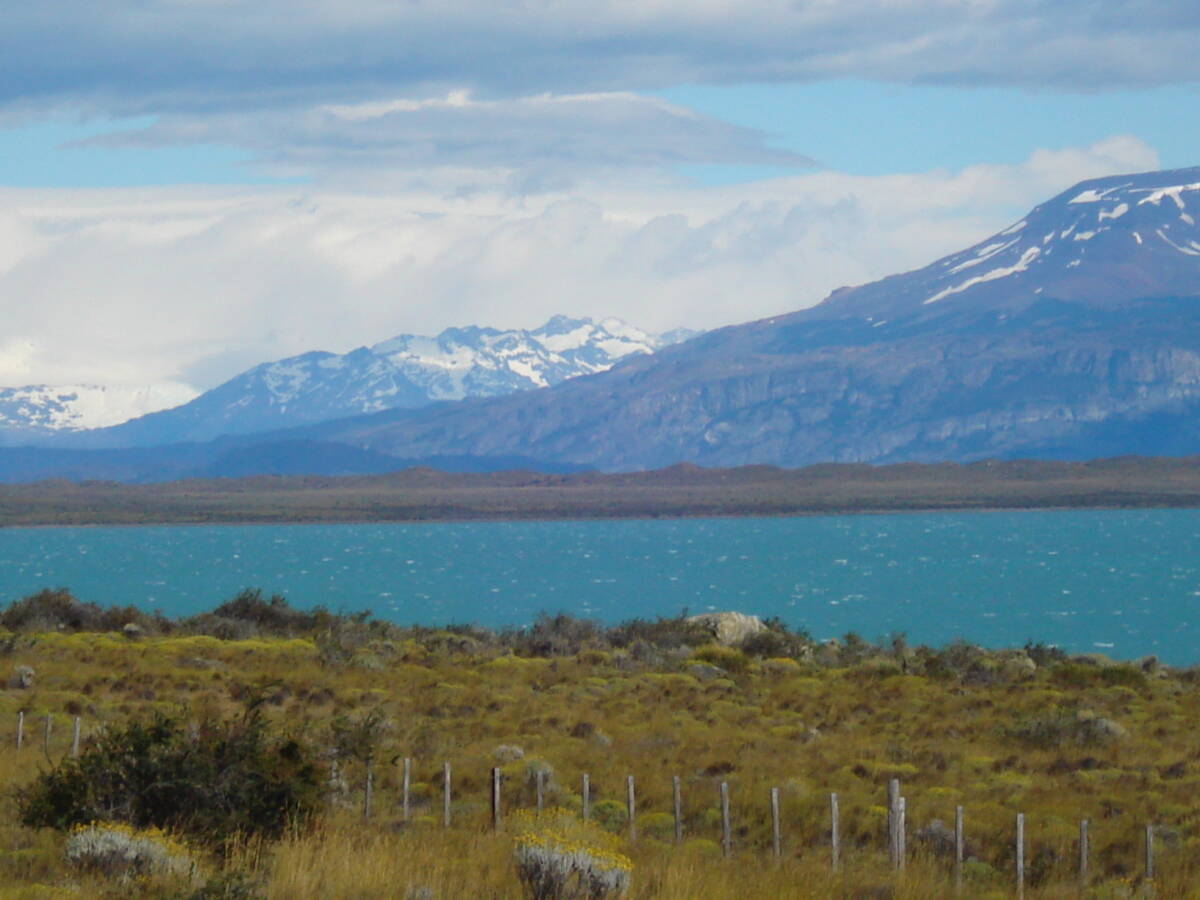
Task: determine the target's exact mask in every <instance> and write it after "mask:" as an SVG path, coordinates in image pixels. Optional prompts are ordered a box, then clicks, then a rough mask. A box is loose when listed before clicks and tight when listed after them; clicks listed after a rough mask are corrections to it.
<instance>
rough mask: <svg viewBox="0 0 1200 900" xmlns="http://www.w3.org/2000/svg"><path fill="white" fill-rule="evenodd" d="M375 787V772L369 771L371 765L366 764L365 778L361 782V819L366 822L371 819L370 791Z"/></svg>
mask: <svg viewBox="0 0 1200 900" xmlns="http://www.w3.org/2000/svg"><path fill="white" fill-rule="evenodd" d="M374 787H375V773H374V772H372V771H371V767H370V766H367V780H366V782H365V783H364V784H363V821H364V822H368V821H370V819H371V793H372V790H373V788H374Z"/></svg>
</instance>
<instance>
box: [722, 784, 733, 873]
mask: <svg viewBox="0 0 1200 900" xmlns="http://www.w3.org/2000/svg"><path fill="white" fill-rule="evenodd" d="M721 853H722V855H724V856H729V855H730V854H732V853H733V834H732V830H731V828H730V826H729V783H728V782H725V781H722V782H721Z"/></svg>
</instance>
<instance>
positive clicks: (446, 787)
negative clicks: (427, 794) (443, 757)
mask: <svg viewBox="0 0 1200 900" xmlns="http://www.w3.org/2000/svg"><path fill="white" fill-rule="evenodd" d="M442 827H444V828H449V827H450V763H442Z"/></svg>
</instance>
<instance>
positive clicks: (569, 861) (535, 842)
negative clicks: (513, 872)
mask: <svg viewBox="0 0 1200 900" xmlns="http://www.w3.org/2000/svg"><path fill="white" fill-rule="evenodd" d="M517 820H518V823H519V825H520V827H521V830H520V832H519V833H518V834H517V837H516V841H515V844H516V846H515V848H514V855H515V856H516V862H517V877H518V878H519V879H520V880H521V884H522V885H523V886H524V887H525V889H526V891H528V894H529V897H530V898H531V900H606V898H610V897H611V898H615V897H619V896H621V895H622V894H624V893H625V892H626V891H627V890H628V889H629V875H630V872H631V871H632V869H633V863H632V862H631V861H630V860H629V858H628V857H626V856H623V855H622V854H620V853H618V852H617V850H616V841H615V840H614V838H613V837H612V836H611V835H608V834H605V833H604V832H603V831H601V830H600V829H598V828H597V827H596V826H594V825H592V824H590V823H588V822H583V821H580V820H579V819H577V818H575V816H573V815H572V814H571V813H569V812H567V811H566V810H561V809H556V810H549V811H547V812H543V813H537V814H529V813H527V812H522V813H518V814H517Z"/></svg>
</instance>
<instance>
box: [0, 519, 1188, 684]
mask: <svg viewBox="0 0 1200 900" xmlns="http://www.w3.org/2000/svg"><path fill="white" fill-rule="evenodd" d="M47 586H52V587H57V586H66V587H69V588H71V590H72V591H73V592H74V593H75V594H76V595H77V596H79V597H80V598H81V599H84V600H90V601H94V602H97V603H101V604H135V605H138V606H141V607H144V608H147V609H160V610H162V611H163V612H164V613H166V614H168V615H180V614H190V613H194V612H198V611H200V610H203V609H209V608H211V607H213V606H215V605H216V604H217V603H218V602H220V601H221V600H224V599H226V598H228V597H229V596H231V595H232V594H234V593H235V592H236V591H238V590H239V589H241V588H243V587H246V586H257V587H261V588H262V589H263V590H264V591H265V592H268V593H281V594H284V595H286V596H287V597H288V599H289V600H291V601H292V602H293V603H295V604H297V605H300V606H309V605H315V604H318V603H320V604H324V605H326V606H328V607H330V608H332V609H345V610H359V609H367V608H369V609H371V610H373V611H374V612H376V613H377V614H378V615H380V616H382V617H385V618H389V619H393V620H395V621H398V622H406V623H409V622H422V623H428V624H438V623H445V622H477V623H480V624H483V625H491V626H498V625H506V624H513V625H519V624H523V623H526V622H529V621H531V620H532V619H533V618H534V617H535V616H536V615H537V613H538V612H539V611H541V610H546V611H550V612H557V611H565V612H569V613H573V614H576V615H581V616H589V617H593V618H597V619H601V620H604V621H607V622H614V621H618V620H620V619H624V618H630V617H633V616H656V615H675V614H677V613H678V612H679V611H680V610H681V609H683V608H685V607H686V608H687V609H689V610H690V611H692V612H702V611H706V610H714V609H737V610H741V611H744V612H752V613H757V614H759V615H762V616H772V615H777V616H780V617H782V618H783V619H784V620H786V621H787V622H789V623H791V624H793V625H803V626H805V627H807V628H808V629H809V630H810V631H811V632H812V633H813V635H814V636H816V637H831V636H840V635H842V634H844V633H845V632H847V631H851V630H853V631H858V632H859V633H861V634H863V635H864V636H866V637H869V638H878V637H883V636H886V635H888V634H890V633H892V632H895V631H903V632H906V633H907V634H908V636H909V639H910V640H911V641H914V642H926V643H934V644H941V643H944V642H947V641H950V640H952V639H954V638H959V637H961V638H966V639H968V640H971V641H976V642H980V643H984V644H989V645H993V646H1001V645H1013V644H1023V643H1024V642H1025V641H1026V640H1029V639H1033V640H1038V641H1045V642H1049V643H1056V644H1059V645H1061V646H1064V647H1067V648H1069V649H1071V650H1074V651H1100V652H1104V653H1108V654H1111V655H1114V656H1119V657H1132V656H1139V655H1142V654H1147V653H1156V654H1158V655H1159V656H1160V657H1161V658H1163V659H1164V660H1167V661H1170V662H1174V663H1190V662H1200V615H1198V614H1197V609H1198V608H1200V607H1198V604H1200V510H1152V511H1135V512H1125V511H1083V512H1078V511H1072V512H997V513H968V514H952V513H934V514H921V515H888V516H821V517H811V518H778V519H685V520H667V521H663V520H657V521H649V520H647V521H642V520H639V521H609V522H513V523H495V522H491V523H436V524H419V525H391V524H382V525H288V526H262V525H255V526H214V527H201V526H183V527H175V526H148V527H135V528H126V527H122V528H37V529H10V530H3V531H0V602H7V601H8V600H11V599H15V598H17V597H21V596H24V595H25V594H28V593H31V592H32V591H35V590H37V589H39V588H41V587H47Z"/></svg>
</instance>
